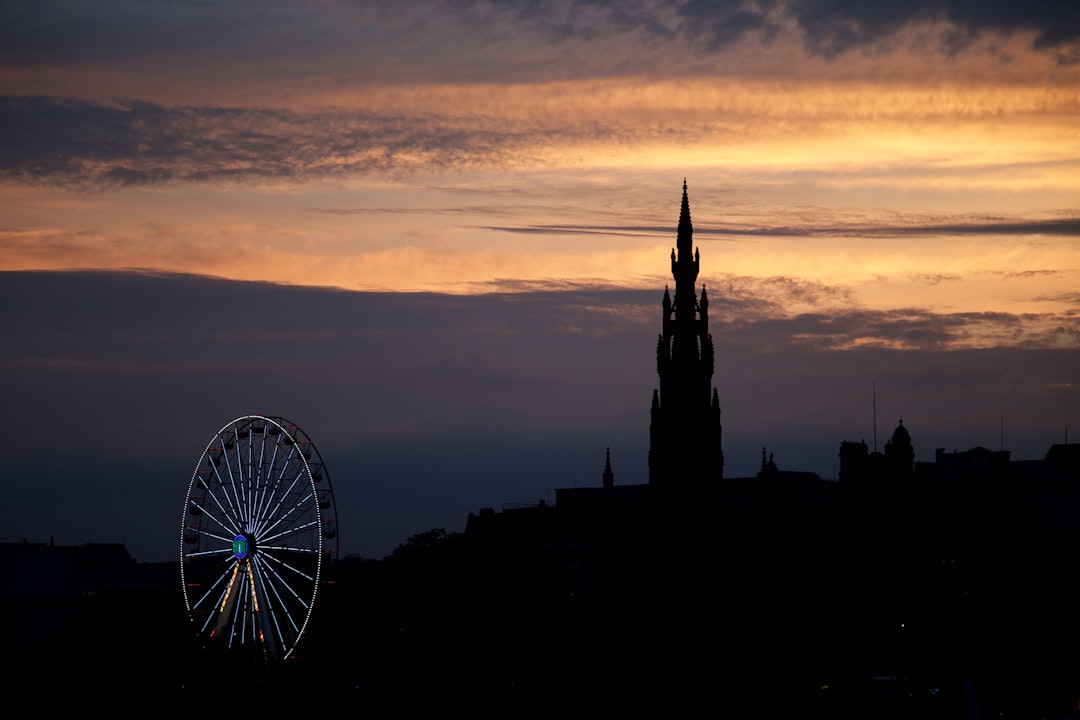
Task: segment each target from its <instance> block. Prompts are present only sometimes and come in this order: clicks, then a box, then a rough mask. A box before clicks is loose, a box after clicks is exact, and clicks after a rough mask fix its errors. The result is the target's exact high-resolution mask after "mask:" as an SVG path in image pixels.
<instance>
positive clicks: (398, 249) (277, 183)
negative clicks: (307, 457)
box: [0, 0, 1080, 560]
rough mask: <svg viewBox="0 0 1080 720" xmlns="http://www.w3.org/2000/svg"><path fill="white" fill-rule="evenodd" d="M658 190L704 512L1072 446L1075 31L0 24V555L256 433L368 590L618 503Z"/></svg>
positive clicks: (415, 7) (641, 462)
mask: <svg viewBox="0 0 1080 720" xmlns="http://www.w3.org/2000/svg"><path fill="white" fill-rule="evenodd" d="M684 178H685V179H686V182H687V184H688V188H689V197H690V206H691V212H692V216H693V221H694V241H695V244H696V246H697V247H698V248H700V252H701V262H702V273H701V277H700V278H699V282H700V283H703V284H704V285H705V286H706V287H707V288H708V291H709V296H710V300H711V302H712V307H711V317H710V320H711V327H712V332H713V335H714V338H715V339H716V341H717V375H716V378H715V382H714V384H715V385H716V386H717V388H718V390H719V392H720V399H721V408H722V410H723V412H724V433H725V435H724V438H725V448H724V449H725V454H726V457H727V471H728V474H729V475H750V474H753V473H754V472H756V470H757V465H758V463H759V462H760V453H761V447H762V446H763V445H768V446H769V449H770V451H774V452H775V453H776V459H777V462H778V464H779V465H780V466H781V467H783V468H787V469H805V470H812V471H815V472H818V473H819V474H821V475H822V476H823V477H831V476H832V473H833V472H834V463H835V462H836V451H837V448H838V446H839V443H840V441H841V440H845V439H866V440H867V442H868V443H871V444H873V442H874V441H875V440H874V433H875V429H874V424H875V420H876V422H877V426H878V430H877V432H878V435H877V441H878V444H879V445H882V444H883V443H884V441H885V439H886V438H887V436H888V433H890V432H891V430H892V429H893V428H894V427H895V426H896V424H897V422H898V419H899V418H903V419H904V423H905V426H907V427H909V429H910V430H911V433H912V437H913V442H914V444H915V448H916V458H917V459H918V460H932V459H933V457H934V449H935V448H938V447H942V448H948V449H949V450H953V449H961V450H963V449H968V448H970V447H974V446H977V445H982V446H986V447H991V448H993V449H998V448H999V447H1000V446H1001V445H1004V446H1005V447H1006V449H1010V450H1012V452H1013V457H1014V458H1015V459H1033V458H1039V457H1042V455H1043V454H1044V453H1045V451H1046V449H1047V448H1048V447H1049V446H1050V444H1052V443H1055V442H1063V441H1064V440H1065V437H1066V433H1067V432H1068V433H1071V434H1069V435H1068V437H1069V439H1070V440H1072V441H1076V440H1077V439H1080V5H1077V4H1070V3H1061V2H1054V1H1051V0H1034V1H1028V2H1010V1H1006V0H991V1H989V2H979V3H976V2H970V1H969V0H947V1H944V2H939V1H932V0H914V1H912V2H899V3H873V2H861V1H860V0H788V1H785V0H763V1H761V2H742V1H738V0H731V1H724V2H700V1H697V0H686V1H683V0H639V1H635V0H629V1H625V2H601V1H596V2H570V1H565V2H558V1H554V2H545V1H538V2H526V1H524V0H519V1H516V2H515V1H507V2H499V1H497V0H488V1H486V2H483V1H476V2H471V1H469V0H461V1H459V2H454V1H452V0H447V1H445V2H436V1H434V0H430V1H427V0H421V1H419V2H413V3H402V2H346V1H345V0H325V1H323V2H278V1H275V0H260V2H252V1H251V0H237V1H235V2H220V3H202V2H193V1H191V2H183V1H177V2H151V1H149V0H148V1H146V2H140V1H138V0H123V1H121V0H102V1H100V2H93V3H88V2H82V1H77V0H71V1H68V2H59V1H56V2H54V1H52V0H34V1H33V2H3V3H0V270H3V271H4V272H3V274H0V301H2V302H3V317H4V322H3V324H2V327H0V334H2V335H0V338H2V342H0V369H2V372H3V376H2V378H3V379H2V380H0V407H3V409H4V412H3V416H2V417H3V419H2V421H0V422H2V423H3V425H2V426H0V428H2V430H3V433H4V436H5V437H6V438H7V439H8V441H9V442H8V445H7V448H8V453H9V456H10V457H9V467H8V470H6V471H5V472H4V473H3V475H2V479H0V483H3V488H4V492H5V496H7V497H8V498H11V499H14V501H15V502H13V503H12V502H6V503H5V504H4V506H3V508H2V509H0V541H13V540H17V539H20V538H23V537H28V538H30V539H32V540H38V541H41V540H47V539H48V538H49V537H55V538H56V540H57V542H85V541H87V540H94V541H120V540H121V539H123V541H124V542H126V543H127V544H128V545H129V547H130V548H131V549H132V551H133V553H134V554H136V555H137V556H138V557H139V559H142V560H164V559H172V553H173V548H174V546H175V544H176V543H175V541H174V536H177V537H178V533H179V519H180V510H181V507H182V504H183V496H184V491H185V490H186V487H187V482H188V480H189V478H190V475H191V471H192V466H193V465H194V463H195V461H196V460H198V458H199V453H200V452H201V450H202V448H203V447H204V446H205V444H206V441H207V439H208V438H209V436H210V435H211V434H212V433H213V432H214V431H215V430H217V429H218V428H220V427H221V426H223V425H224V424H225V423H226V422H228V421H229V420H231V419H233V418H234V417H238V416H241V415H244V414H247V413H250V412H264V413H267V414H272V415H283V416H285V417H287V418H289V419H291V420H293V421H295V422H297V423H298V424H299V425H301V426H302V427H303V428H304V429H305V431H306V432H307V434H308V435H310V436H311V437H312V439H313V440H314V441H315V442H316V444H317V445H318V446H319V447H320V450H321V452H322V455H323V457H324V460H325V461H326V462H327V466H328V468H329V470H330V474H331V478H332V479H333V481H334V487H335V490H336V491H337V493H338V495H339V497H340V505H341V507H340V508H339V511H340V513H341V525H342V544H343V550H344V551H347V552H356V553H360V554H363V555H365V556H380V555H382V554H384V553H385V552H388V551H389V550H390V549H392V548H393V547H394V546H395V545H396V544H397V543H399V542H401V541H403V540H404V539H405V537H407V536H408V535H409V534H412V533H414V532H421V531H424V530H427V529H429V528H431V527H445V528H446V529H448V530H460V529H462V527H463V525H464V521H465V517H466V516H467V513H468V512H470V511H475V510H477V509H478V508H479V507H481V506H494V507H496V508H498V507H501V505H502V503H505V502H516V501H523V500H536V499H540V498H544V497H545V496H546V495H547V496H548V497H549V499H553V495H551V493H552V492H553V488H556V487H567V486H571V485H574V484H590V483H599V481H600V474H601V471H602V467H603V458H604V451H605V449H606V448H607V447H611V448H612V457H613V461H614V463H615V471H616V481H617V482H643V481H644V479H645V477H646V466H645V459H644V458H645V453H646V450H647V444H648V406H649V400H650V398H651V392H652V388H653V386H654V385H655V383H656V374H655V338H656V334H657V333H658V332H659V330H660V308H659V301H660V298H661V296H662V293H663V288H664V286H665V284H670V283H671V282H672V281H671V278H670V274H669V269H670V266H669V261H668V258H669V254H670V251H671V248H672V246H673V245H674V242H675V224H676V221H677V219H678V208H679V200H680V195H681V190H682V183H683V180H684ZM45 271H67V272H63V273H56V272H45ZM875 408H876V411H875ZM875 412H876V414H875ZM1067 428H1071V429H1067Z"/></svg>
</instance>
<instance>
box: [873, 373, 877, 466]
mask: <svg viewBox="0 0 1080 720" xmlns="http://www.w3.org/2000/svg"><path fill="white" fill-rule="evenodd" d="M874 452H877V381H876V380H875V381H874Z"/></svg>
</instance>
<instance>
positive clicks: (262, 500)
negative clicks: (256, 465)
mask: <svg viewBox="0 0 1080 720" xmlns="http://www.w3.org/2000/svg"><path fill="white" fill-rule="evenodd" d="M280 447H281V436H280V435H279V436H278V441H277V442H275V443H274V450H273V452H272V453H271V454H270V464H269V466H268V467H267V468H266V485H265V486H264V487H263V491H262V494H261V495H260V496H259V505H258V508H257V510H256V512H255V517H256V518H257V520H256V525H258V524H260V522H261V521H262V517H263V512H264V510H265V507H266V504H267V498H268V497H271V493H272V488H271V485H270V475H271V474H272V473H273V471H274V468H275V467H276V463H277V455H278V448H280Z"/></svg>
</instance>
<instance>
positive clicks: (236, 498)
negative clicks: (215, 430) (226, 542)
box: [218, 438, 246, 524]
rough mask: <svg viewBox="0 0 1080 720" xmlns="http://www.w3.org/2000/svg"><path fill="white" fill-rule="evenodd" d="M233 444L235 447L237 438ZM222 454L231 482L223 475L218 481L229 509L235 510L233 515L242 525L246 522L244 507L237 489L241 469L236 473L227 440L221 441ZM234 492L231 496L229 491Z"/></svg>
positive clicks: (219, 476)
mask: <svg viewBox="0 0 1080 720" xmlns="http://www.w3.org/2000/svg"><path fill="white" fill-rule="evenodd" d="M233 444H234V445H235V444H236V443H235V438H234V442H233ZM221 447H222V453H221V457H223V458H224V459H225V470H226V472H227V474H228V476H229V481H228V482H226V481H225V480H224V479H223V478H222V477H221V475H220V474H219V475H218V480H219V481H220V482H221V487H222V491H223V492H224V493H225V497H226V498H227V499H228V501H229V507H231V508H234V510H233V515H234V516H235V517H236V519H237V520H238V521H240V523H241V524H243V522H244V521H245V520H246V518H245V517H244V506H243V504H241V502H240V493H239V491H237V489H236V473H238V472H240V470H239V468H237V470H236V471H235V472H234V471H233V467H232V459H231V458H230V457H229V443H228V442H227V441H226V440H225V438H222V439H221ZM230 490H232V495H229V491H230Z"/></svg>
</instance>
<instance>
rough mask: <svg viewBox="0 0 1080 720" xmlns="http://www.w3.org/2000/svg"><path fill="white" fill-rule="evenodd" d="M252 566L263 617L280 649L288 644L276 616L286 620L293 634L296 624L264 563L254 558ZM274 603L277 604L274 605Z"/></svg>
mask: <svg viewBox="0 0 1080 720" xmlns="http://www.w3.org/2000/svg"><path fill="white" fill-rule="evenodd" d="M252 565H253V566H254V567H255V576H256V577H257V578H258V581H259V585H261V586H262V588H263V608H264V614H265V616H266V617H267V618H268V619H269V628H270V629H271V630H272V631H273V632H272V634H271V637H273V638H274V639H275V640H276V641H277V643H278V644H279V645H280V646H281V647H286V646H287V645H288V642H287V641H286V638H285V633H284V632H282V629H281V623H280V622H279V621H278V615H279V614H281V615H284V616H285V617H286V618H287V619H288V621H289V624H290V625H291V627H292V630H293V632H294V633H296V632H298V628H297V626H296V623H295V622H294V621H293V619H292V615H291V614H290V613H289V612H288V609H287V608H286V607H285V601H284V600H283V599H282V597H281V595H280V594H279V593H278V591H277V587H275V585H274V582H273V579H272V578H270V577H268V574H267V572H266V569H265V568H264V567H263V565H264V563H263V562H262V561H261V560H260V559H259V558H258V557H256V558H255V562H253V563H252ZM275 602H276V603H277V604H276V605H275ZM279 610H280V613H279Z"/></svg>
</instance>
